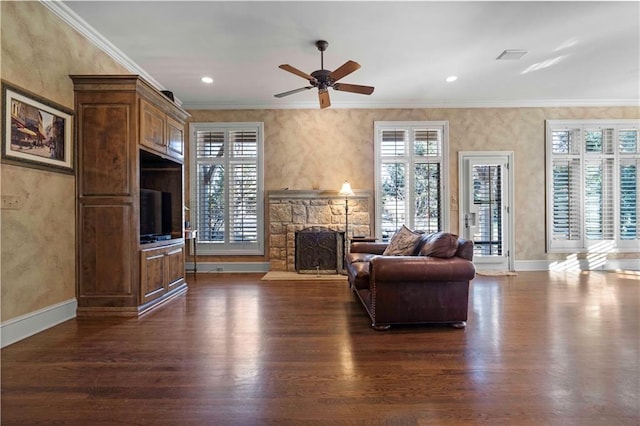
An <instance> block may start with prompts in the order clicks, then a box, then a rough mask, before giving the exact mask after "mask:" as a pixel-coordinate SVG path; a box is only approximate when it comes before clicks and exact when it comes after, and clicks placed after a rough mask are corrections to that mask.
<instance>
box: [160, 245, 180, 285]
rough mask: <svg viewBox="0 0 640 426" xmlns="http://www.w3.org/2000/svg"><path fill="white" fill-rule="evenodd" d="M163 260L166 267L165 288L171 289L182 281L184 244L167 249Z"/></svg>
mask: <svg viewBox="0 0 640 426" xmlns="http://www.w3.org/2000/svg"><path fill="white" fill-rule="evenodd" d="M165 261H166V268H167V286H168V287H167V290H172V289H173V288H174V287H176V286H178V285H180V284H182V282H183V281H184V245H182V246H179V247H172V248H171V249H168V250H167V255H166V257H165Z"/></svg>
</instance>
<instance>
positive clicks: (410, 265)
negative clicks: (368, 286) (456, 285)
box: [370, 256, 476, 283]
mask: <svg viewBox="0 0 640 426" xmlns="http://www.w3.org/2000/svg"><path fill="white" fill-rule="evenodd" d="M370 274H371V282H372V283H382V282H396V283H400V282H426V281H468V280H472V279H473V278H474V277H475V274H476V269H475V267H474V266H473V263H472V262H470V261H468V260H465V259H462V258H459V257H452V258H450V259H441V258H437V257H428V256H377V257H374V258H373V259H371V269H370Z"/></svg>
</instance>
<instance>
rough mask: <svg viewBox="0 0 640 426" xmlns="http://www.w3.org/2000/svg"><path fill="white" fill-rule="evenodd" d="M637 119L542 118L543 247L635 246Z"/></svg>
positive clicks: (638, 245) (629, 248)
mask: <svg viewBox="0 0 640 426" xmlns="http://www.w3.org/2000/svg"><path fill="white" fill-rule="evenodd" d="M638 124H639V123H638V122H637V121H636V120H615V121H601V120H584V121H563V120H554V121H548V122H547V185H548V187H547V197H548V198H547V220H548V222H549V223H548V225H547V232H548V236H547V249H548V251H550V252H554V251H555V252H568V251H573V250H577V251H582V250H589V249H590V248H595V247H605V246H606V247H615V248H617V249H618V250H621V251H640V240H639V239H638V238H639V235H638V228H637V224H636V223H637V218H638V212H639V208H638V194H639V186H640V185H638V173H637V170H638V163H639V162H640V149H639V146H638ZM603 242H606V243H607V244H605V245H604V246H603V244H602V243H603Z"/></svg>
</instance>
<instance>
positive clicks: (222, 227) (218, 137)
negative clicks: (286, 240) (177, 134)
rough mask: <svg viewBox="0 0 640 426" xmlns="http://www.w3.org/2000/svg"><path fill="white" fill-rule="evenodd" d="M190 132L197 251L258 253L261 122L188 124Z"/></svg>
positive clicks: (261, 247)
mask: <svg viewBox="0 0 640 426" xmlns="http://www.w3.org/2000/svg"><path fill="white" fill-rule="evenodd" d="M190 131H191V215H190V217H191V221H192V226H194V227H195V228H196V229H197V230H198V241H197V243H198V252H199V253H209V254H256V255H261V254H264V231H263V228H264V226H263V222H264V221H263V217H264V214H263V212H264V205H263V204H264V202H263V200H264V197H263V171H262V170H263V124H262V123H192V124H191V125H190Z"/></svg>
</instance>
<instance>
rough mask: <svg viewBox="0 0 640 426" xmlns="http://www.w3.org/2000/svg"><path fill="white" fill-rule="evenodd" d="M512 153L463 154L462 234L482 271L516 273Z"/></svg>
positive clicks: (461, 167) (460, 165) (461, 159)
mask: <svg viewBox="0 0 640 426" xmlns="http://www.w3.org/2000/svg"><path fill="white" fill-rule="evenodd" d="M511 163H512V153H482V152H461V153H460V155H459V174H460V181H459V182H460V234H461V236H462V237H463V238H466V239H469V240H472V241H473V243H474V253H473V261H474V263H475V264H476V267H477V268H478V269H479V270H482V269H495V270H512V269H513V261H512V256H513V253H512V251H513V250H512V240H513V238H512V229H513V226H512V220H511V217H512V214H511V213H512V212H511V206H512V202H511V201H512V192H511V189H510V188H512V187H513V186H512V185H513V182H512V173H511V170H510V168H511V167H512V164H511Z"/></svg>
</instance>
